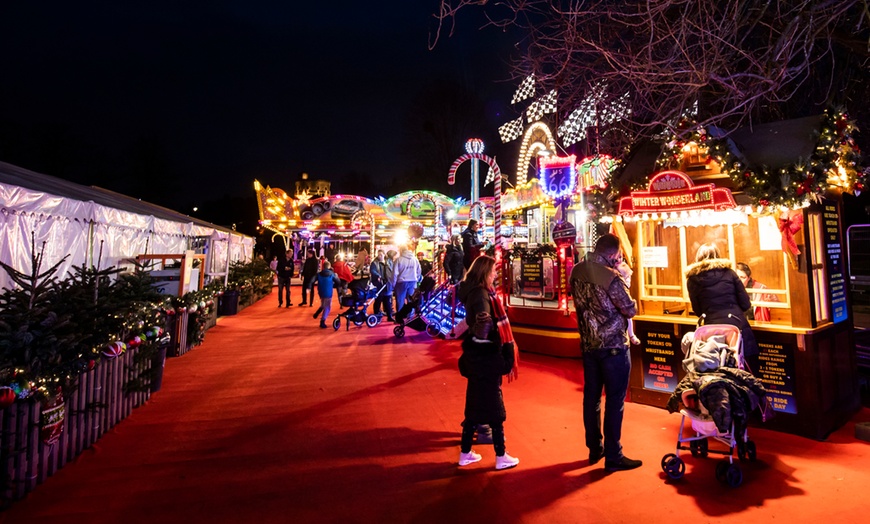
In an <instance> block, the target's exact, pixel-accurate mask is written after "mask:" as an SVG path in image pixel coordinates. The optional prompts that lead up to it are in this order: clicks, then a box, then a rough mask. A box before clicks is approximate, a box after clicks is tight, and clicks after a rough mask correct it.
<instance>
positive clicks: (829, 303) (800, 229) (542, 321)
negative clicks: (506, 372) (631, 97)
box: [502, 113, 863, 438]
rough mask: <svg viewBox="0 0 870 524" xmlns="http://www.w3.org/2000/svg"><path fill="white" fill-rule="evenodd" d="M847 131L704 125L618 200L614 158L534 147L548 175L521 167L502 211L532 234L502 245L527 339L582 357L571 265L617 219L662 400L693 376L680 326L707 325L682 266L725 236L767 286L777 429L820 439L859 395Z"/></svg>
mask: <svg viewBox="0 0 870 524" xmlns="http://www.w3.org/2000/svg"><path fill="white" fill-rule="evenodd" d="M851 131H852V126H851V123H849V121H848V120H847V118H846V116H845V115H844V114H842V113H837V114H835V115H829V114H825V115H820V116H817V117H810V118H804V119H799V120H793V121H787V122H778V123H775V124H770V125H762V126H755V127H754V128H753V129H752V130H748V129H747V130H737V131H735V132H734V133H731V134H730V135H729V137H728V138H724V137H723V138H717V137H715V136H708V135H707V134H706V132H704V131H703V130H701V131H697V132H695V133H694V134H691V135H690V136H689V138H683V139H677V138H674V139H672V140H671V141H670V143H668V144H667V145H666V147H664V148H663V152H662V154H661V155H660V156H659V162H658V163H657V165H655V166H653V165H650V167H649V171H648V172H647V176H645V177H644V181H643V183H642V184H641V185H639V186H638V187H636V188H635V189H634V190H631V191H623V194H624V195H625V196H624V197H622V198H621V199H619V200H618V205H617V207H616V208H615V209H614V208H609V207H608V202H607V201H606V199H603V198H602V190H603V189H607V188H608V183H609V182H610V181H611V176H612V175H613V173H614V170H615V169H617V166H615V165H614V164H611V163H610V162H609V161H608V160H607V159H606V158H603V157H601V156H598V155H596V156H595V157H591V158H586V159H582V160H579V161H578V160H576V157H574V156H572V155H567V156H562V157H554V156H549V157H548V156H543V155H538V157H539V159H538V162H537V172H538V178H537V179H532V180H524V179H523V180H521V179H519V178H518V180H517V185H516V187H515V188H514V189H511V190H508V191H507V192H506V194H505V195H504V197H503V199H502V208H503V215H504V217H505V220H506V221H507V220H512V221H513V224H514V225H521V226H522V227H523V229H522V231H523V232H524V233H525V232H526V231H527V234H528V236H527V238H523V239H520V238H518V237H516V236H514V237H513V238H512V239H510V242H506V243H505V245H506V247H507V250H506V255H505V257H504V272H505V279H504V281H503V285H504V289H505V291H506V293H505V294H506V295H507V296H508V298H507V302H508V305H509V307H508V314H509V316H510V319H511V322H512V325H513V326H514V331H515V335H516V336H517V339H518V342H519V344H520V347H521V348H523V349H524V350H527V351H533V352H539V353H544V354H550V355H557V356H579V355H580V349H579V340H578V334H577V323H576V322H577V321H576V313H575V312H574V306H573V301H572V299H571V297H570V295H569V291H570V289H569V285H568V277H569V276H570V272H571V268H572V266H573V263H574V261H575V260H576V259H577V258H578V257H580V256H582V255H584V254H585V252H586V251H588V250H589V249H591V248H592V246H594V243H595V241H596V240H597V237H598V235H599V234H601V233H603V232H607V231H610V232H612V233H614V234H616V235H617V236H618V237H619V238H620V240H621V243H622V247H623V251H624V254H625V257H626V260H627V261H628V262H629V264H630V265H631V266H632V267H633V270H634V276H633V281H632V285H631V288H630V292H631V294H632V296H633V297H634V298H635V299H636V300H637V301H638V307H639V314H638V316H637V317H636V318H635V330H636V332H637V334H638V336H639V337H640V339H641V344H640V346H639V347H635V348H633V351H632V359H633V362H632V377H631V384H630V398H631V400H632V401H633V402H639V403H644V404H649V405H656V406H660V407H664V406H665V404H666V403H667V400H668V398H669V397H670V395H671V393H672V392H673V391H674V389H675V388H676V386H677V384H678V383H679V381H680V380H681V379H682V378H683V376H684V374H685V372H684V370H683V367H682V360H683V352H682V349H681V347H680V343H681V340H682V338H683V335H685V334H686V333H688V332H690V331H694V329H696V327H697V326H698V322H699V319H698V317H697V315H696V314H695V313H694V312H693V311H692V310H691V305H690V301H689V296H688V291H687V288H686V270H687V267H688V266H689V265H690V264H691V263H693V262H694V261H695V255H696V251H697V249H698V247H699V246H701V245H702V244H708V243H713V244H715V245H716V246H717V247H718V248H719V251H720V253H721V256H722V257H723V258H727V259H729V260H731V262H732V264H733V265H734V267H735V268H739V267H744V268H747V269H749V270H750V272H751V278H752V279H753V280H754V281H755V283H756V284H755V285H756V289H755V290H748V291H749V294H750V298H751V301H752V310H751V314H752V317H754V320H750V324H751V326H752V329H753V332H754V333H755V336H756V338H757V340H758V343H759V347H760V350H761V354H760V369H758V370H753V371H754V373H755V374H756V375H757V376H759V377H760V378H761V379H762V381H763V382H764V384H765V386H766V388H767V389H768V391H769V395H768V400H770V401H771V403H772V405H773V408H774V410H775V411H776V412H777V416H776V417H774V419H773V420H772V421H771V422H768V423H767V425H768V426H769V427H772V428H774V429H778V430H782V431H786V432H790V433H796V434H801V435H804V436H808V437H811V438H824V437H825V436H826V435H827V434H829V433H830V432H831V431H833V430H834V429H836V428H837V427H839V426H840V425H841V424H842V423H844V422H845V421H846V420H848V418H849V416H851V415H852V414H853V413H854V412H855V410H856V409H858V407H859V404H860V402H859V387H858V375H857V367H856V357H855V350H854V344H853V340H852V339H853V324H852V318H851V314H852V313H851V307H850V304H849V293H848V287H847V286H848V283H847V281H848V277H847V275H846V262H845V260H844V258H843V257H844V254H845V250H844V249H843V246H844V241H843V238H844V230H843V222H842V199H841V195H842V193H843V192H844V191H845V192H852V191H853V190H860V189H862V188H863V173H861V172H860V171H859V170H858V169H857V166H856V161H857V157H858V151H857V147H856V146H855V144H854V142H853V141H852V139H851ZM546 139H547V136H546V134H542V135H541V136H540V140H539V142H542V144H541V145H540V146H538V148H539V149H550V147H549V146H548V145H547V144H546V142H545V140H546ZM550 150H551V151H552V150H555V148H552V149H550ZM526 161H528V159H526ZM523 162H524V159H522V158H521V159H520V164H519V165H526V164H525V163H523ZM623 169H624V167H623ZM614 193H615V191H614ZM523 240H525V241H523ZM738 264H740V265H738ZM762 288H763V291H760V289H762ZM747 314H749V312H748V313H747Z"/></svg>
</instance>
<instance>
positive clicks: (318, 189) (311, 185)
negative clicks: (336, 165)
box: [296, 173, 330, 198]
mask: <svg viewBox="0 0 870 524" xmlns="http://www.w3.org/2000/svg"><path fill="white" fill-rule="evenodd" d="M329 188H330V183H329V181H328V180H311V179H310V178H309V177H308V173H302V174H300V175H299V180H297V181H296V194H297V195H300V194H302V193H303V192H305V193H307V194H308V196H309V197H311V198H317V197H324V196H329V195H330V191H329Z"/></svg>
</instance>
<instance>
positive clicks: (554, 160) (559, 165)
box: [539, 155, 577, 198]
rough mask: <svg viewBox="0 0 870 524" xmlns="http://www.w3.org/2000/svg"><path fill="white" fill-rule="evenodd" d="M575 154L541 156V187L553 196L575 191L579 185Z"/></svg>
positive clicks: (560, 196)
mask: <svg viewBox="0 0 870 524" xmlns="http://www.w3.org/2000/svg"><path fill="white" fill-rule="evenodd" d="M576 161H577V157H576V156H575V155H571V156H567V157H559V156H554V157H541V158H540V160H539V165H540V173H541V174H540V179H541V189H543V190H544V193H546V194H548V195H550V196H551V197H553V198H562V197H566V196H568V195H571V194H572V193H574V188H575V187H577V173H576V171H575V169H574V164H575V163H576Z"/></svg>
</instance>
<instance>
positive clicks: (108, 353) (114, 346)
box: [103, 340, 127, 358]
mask: <svg viewBox="0 0 870 524" xmlns="http://www.w3.org/2000/svg"><path fill="white" fill-rule="evenodd" d="M126 350H127V345H126V344H124V343H123V342H121V341H120V340H118V341H116V342H112V343H111V344H108V345H107V346H106V347H105V349H103V356H104V357H106V358H115V357H118V356H120V355H121V353H123V352H124V351H126Z"/></svg>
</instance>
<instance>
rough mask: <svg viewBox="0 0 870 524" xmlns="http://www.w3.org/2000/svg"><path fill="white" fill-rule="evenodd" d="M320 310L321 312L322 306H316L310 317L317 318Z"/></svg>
mask: <svg viewBox="0 0 870 524" xmlns="http://www.w3.org/2000/svg"><path fill="white" fill-rule="evenodd" d="M322 312H323V307H319V308H317V311H315V312H314V314H313V315H311V318H317V315H319V314H321V313H322Z"/></svg>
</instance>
